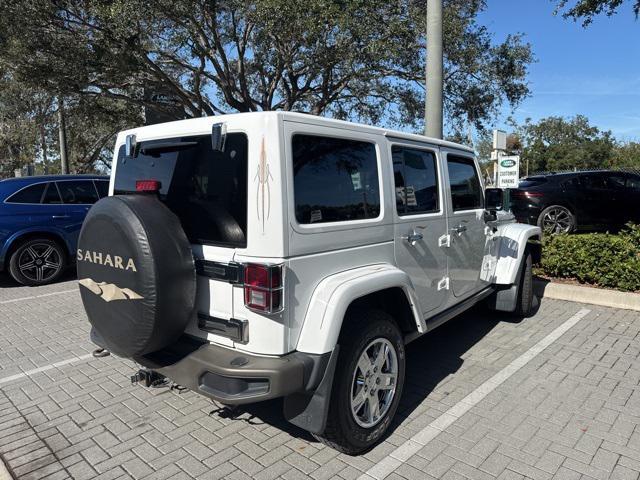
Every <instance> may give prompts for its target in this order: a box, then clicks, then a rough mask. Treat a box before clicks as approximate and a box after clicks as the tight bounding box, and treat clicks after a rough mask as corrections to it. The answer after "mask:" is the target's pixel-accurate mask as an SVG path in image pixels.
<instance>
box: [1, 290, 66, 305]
mask: <svg viewBox="0 0 640 480" xmlns="http://www.w3.org/2000/svg"><path fill="white" fill-rule="evenodd" d="M77 291H78V289H77V288H74V289H72V290H61V291H59V292H51V293H43V294H42V295H33V296H31V297H20V298H12V299H11V300H2V301H0V305H5V304H7V303H15V302H22V301H23V300H33V299H34V298H42V297H52V296H53V295H62V294H63V293H71V292H77Z"/></svg>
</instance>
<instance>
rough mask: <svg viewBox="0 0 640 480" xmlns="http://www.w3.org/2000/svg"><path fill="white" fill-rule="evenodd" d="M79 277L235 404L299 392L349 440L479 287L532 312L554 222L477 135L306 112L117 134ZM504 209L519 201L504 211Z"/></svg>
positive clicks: (387, 401)
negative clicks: (418, 344) (537, 216)
mask: <svg viewBox="0 0 640 480" xmlns="http://www.w3.org/2000/svg"><path fill="white" fill-rule="evenodd" d="M109 193H110V196H109V197H106V198H104V199H102V200H100V201H99V202H98V203H96V204H95V206H94V207H93V208H92V209H91V211H90V212H89V214H88V216H87V218H86V220H85V223H84V226H83V229H82V232H81V235H80V239H79V249H78V252H77V261H78V278H79V282H80V291H81V295H82V300H83V303H84V306H85V309H86V311H87V315H88V318H89V320H90V322H91V324H92V326H93V328H92V340H93V341H94V343H96V344H97V345H99V346H101V347H103V348H106V349H108V350H110V351H111V352H113V353H114V354H116V355H120V356H123V357H127V358H131V359H134V360H135V361H136V362H138V363H139V364H141V365H143V366H144V367H145V369H146V370H143V371H141V372H143V373H144V372H146V374H144V375H143V376H146V378H147V380H148V379H149V378H151V377H153V378H156V377H159V378H162V377H166V378H168V379H170V380H172V381H174V382H176V383H178V384H180V385H182V386H185V387H187V388H189V389H191V390H193V391H195V392H198V393H200V394H202V395H206V396H208V397H210V398H212V399H215V400H217V401H219V402H221V403H223V404H229V405H238V404H244V403H251V402H257V401H261V400H266V399H272V398H276V397H284V415H285V417H286V418H287V419H288V420H289V421H290V422H292V423H294V424H295V425H298V426H300V427H302V428H304V429H306V430H308V431H310V432H312V433H313V434H314V435H316V436H317V437H318V438H319V439H321V440H322V441H324V442H325V443H327V444H329V445H331V446H333V447H334V448H337V449H338V450H340V451H343V452H346V453H349V454H356V453H359V452H362V451H364V450H366V449H368V448H370V447H371V446H372V445H374V444H375V443H376V442H377V441H378V440H379V439H380V438H381V437H382V436H383V435H384V433H385V431H386V430H387V428H388V427H389V424H390V423H391V420H392V418H393V416H394V414H395V412H396V409H397V407H398V403H399V401H400V396H401V394H402V387H403V383H404V374H405V362H406V357H405V345H406V344H407V343H408V342H410V341H411V340H413V339H415V338H417V337H419V336H420V335H422V334H424V333H427V332H428V331H429V330H432V329H433V328H435V327H437V326H438V325H441V324H442V323H444V322H445V321H447V320H448V319H450V318H452V317H454V316H456V315H458V314H459V313H461V312H463V311H464V310H466V309H468V308H469V307H471V306H472V305H474V304H475V303H477V302H480V301H486V302H487V303H488V305H489V306H490V307H491V308H493V309H495V310H502V311H508V312H515V314H516V315H519V316H526V315H527V314H528V313H529V311H530V309H531V303H532V279H531V265H532V262H535V261H536V260H537V259H538V258H539V255H540V246H539V243H537V242H536V240H538V239H539V238H540V229H539V228H537V227H532V226H529V225H523V224H517V223H513V221H512V220H510V218H511V217H509V216H508V215H507V216H506V217H507V219H506V220H504V219H497V218H496V217H497V215H496V211H497V210H500V208H501V195H500V193H501V192H500V191H496V190H495V189H488V190H487V191H486V193H485V191H484V190H483V182H482V179H481V175H480V171H479V168H478V164H477V162H476V160H475V158H474V154H473V152H472V151H471V150H470V149H469V148H467V147H464V146H461V145H457V144H454V143H450V142H445V141H440V140H432V139H429V138H426V137H423V136H419V135H412V134H407V133H401V132H395V131H390V130H386V129H382V128H373V127H368V126H364V125H357V124H353V123H348V122H343V121H336V120H329V119H326V118H318V117H314V116H310V115H304V114H297V113H288V112H260V113H243V114H234V115H226V116H220V117H214V118H199V119H193V120H184V121H179V122H172V123H165V124H160V125H154V126H148V127H141V128H136V129H133V130H128V131H125V132H122V133H120V134H119V135H118V139H117V143H116V148H115V155H114V160H113V167H112V174H111V183H110V192H109ZM502 217H504V215H503V216H502Z"/></svg>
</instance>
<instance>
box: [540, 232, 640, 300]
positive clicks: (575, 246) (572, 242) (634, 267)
mask: <svg viewBox="0 0 640 480" xmlns="http://www.w3.org/2000/svg"><path fill="white" fill-rule="evenodd" d="M538 273H541V274H543V275H546V276H549V277H556V278H570V279H574V280H577V281H579V282H580V283H588V284H592V285H597V286H600V287H609V288H615V289H617V290H624V291H631V292H636V291H640V226H639V225H627V227H625V229H623V230H622V231H621V232H620V233H618V234H610V233H589V234H583V235H547V236H546V238H545V240H544V242H543V245H542V264H541V265H540V267H539V269H538Z"/></svg>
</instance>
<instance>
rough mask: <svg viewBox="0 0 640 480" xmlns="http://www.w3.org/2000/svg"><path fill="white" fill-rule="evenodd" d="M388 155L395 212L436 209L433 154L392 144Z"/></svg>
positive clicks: (430, 211) (416, 211)
mask: <svg viewBox="0 0 640 480" xmlns="http://www.w3.org/2000/svg"><path fill="white" fill-rule="evenodd" d="M391 155H392V157H393V176H394V180H395V191H396V208H397V210H398V214H399V215H414V214H418V213H432V212H437V211H438V210H439V208H440V206H439V198H438V173H437V170H436V156H435V154H434V153H433V152H431V151H428V150H418V149H415V148H408V147H399V146H394V147H392V149H391Z"/></svg>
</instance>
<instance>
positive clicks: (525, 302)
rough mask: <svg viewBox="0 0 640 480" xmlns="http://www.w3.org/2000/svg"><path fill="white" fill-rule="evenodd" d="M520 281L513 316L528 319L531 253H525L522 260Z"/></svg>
mask: <svg viewBox="0 0 640 480" xmlns="http://www.w3.org/2000/svg"><path fill="white" fill-rule="evenodd" d="M520 268H521V272H520V280H519V282H518V298H517V300H516V309H515V311H514V314H515V315H517V316H518V317H528V316H529V315H531V312H532V310H533V257H532V255H531V252H529V251H525V252H524V258H523V259H522V265H521V267H520Z"/></svg>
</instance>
